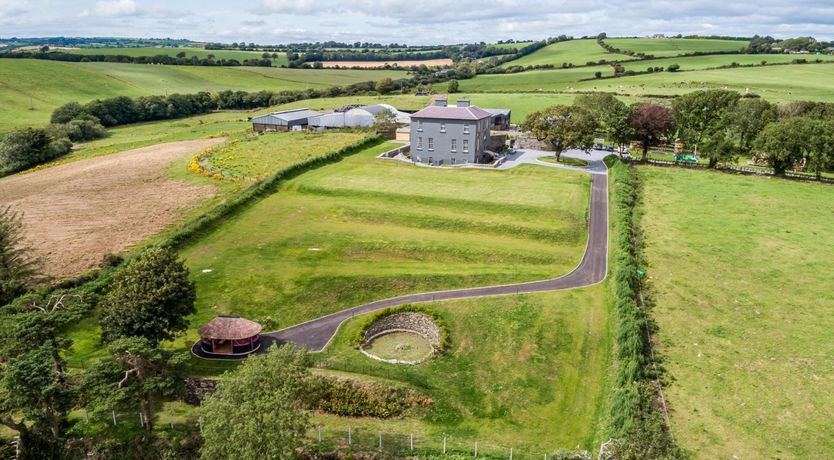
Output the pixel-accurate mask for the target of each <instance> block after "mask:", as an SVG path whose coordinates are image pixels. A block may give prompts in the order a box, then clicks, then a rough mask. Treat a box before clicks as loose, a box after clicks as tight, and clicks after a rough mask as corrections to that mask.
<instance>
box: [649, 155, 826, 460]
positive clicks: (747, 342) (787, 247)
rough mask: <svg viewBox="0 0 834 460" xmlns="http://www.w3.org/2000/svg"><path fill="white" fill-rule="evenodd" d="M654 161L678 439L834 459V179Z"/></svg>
mask: <svg viewBox="0 0 834 460" xmlns="http://www.w3.org/2000/svg"><path fill="white" fill-rule="evenodd" d="M640 171H641V173H642V174H643V176H644V177H645V182H646V186H645V193H644V202H645V213H646V214H645V216H644V217H643V226H644V228H645V231H646V245H647V250H646V255H647V257H648V260H649V262H650V266H649V268H648V274H649V276H650V277H651V278H650V282H651V285H652V288H653V291H654V292H655V293H656V298H657V306H656V307H655V309H654V310H653V312H652V314H653V316H654V317H655V318H656V320H657V322H658V325H659V334H658V341H659V351H660V354H661V356H662V357H663V359H664V367H666V368H667V370H668V377H669V381H670V384H669V386H668V388H667V390H666V397H667V399H668V401H669V404H670V405H671V417H672V428H673V431H674V435H675V437H676V439H677V440H678V441H679V442H680V444H681V445H682V446H683V447H685V448H687V449H689V450H691V451H692V452H693V453H695V456H696V457H697V458H741V459H747V458H782V459H789V458H832V457H834V430H832V425H831V421H832V420H834V365H832V357H834V291H832V289H831V273H834V232H832V231H831V228H832V226H834V200H832V193H834V188H832V187H831V186H827V185H821V184H808V183H797V182H793V181H787V180H779V179H767V178H757V177H744V176H733V175H726V174H719V173H708V172H704V171H690V170H683V169H660V168H641V169H640Z"/></svg>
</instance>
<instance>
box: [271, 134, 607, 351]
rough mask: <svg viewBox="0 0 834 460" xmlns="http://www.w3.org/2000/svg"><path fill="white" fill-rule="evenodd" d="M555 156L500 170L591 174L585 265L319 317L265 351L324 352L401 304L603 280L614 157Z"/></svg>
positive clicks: (523, 157)
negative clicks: (358, 323) (362, 319)
mask: <svg viewBox="0 0 834 460" xmlns="http://www.w3.org/2000/svg"><path fill="white" fill-rule="evenodd" d="M552 155H553V152H542V151H537V150H519V151H518V152H517V153H516V154H514V155H513V156H512V157H511V158H509V159H508V160H507V162H505V163H504V164H502V165H501V166H500V167H499V168H500V169H509V168H513V167H515V166H517V165H519V164H522V163H530V164H537V165H542V166H548V167H554V168H568V169H576V170H581V171H586V172H589V173H591V174H593V177H592V180H591V204H590V213H589V222H588V229H589V231H588V243H587V246H586V248H585V254H584V255H583V256H582V261H581V262H580V263H579V265H578V266H577V267H576V268H575V269H573V270H572V271H571V272H569V273H568V274H566V275H563V276H560V277H558V278H552V279H547V280H541V281H531V282H527V283H517V284H505V285H496V286H486V287H477V288H467V289H455V290H451V291H438V292H425V293H419V294H409V295H403V296H398V297H393V298H389V299H382V300H377V301H375V302H370V303H366V304H363V305H358V306H355V307H352V308H348V309H346V310H342V311H339V312H336V313H332V314H329V315H326V316H322V317H321V318H317V319H314V320H311V321H307V322H305V323H301V324H297V325H295V326H291V327H288V328H286V329H282V330H280V331H276V332H270V333H266V334H263V340H264V346H263V347H262V348H261V350H266V349H267V348H268V347H269V345H271V343H273V342H277V343H279V344H283V343H288V342H292V343H296V344H299V345H306V346H307V347H308V348H309V349H310V350H312V351H321V350H323V349H324V348H325V347H326V346H327V344H328V343H330V340H331V339H332V338H333V336H334V335H335V334H336V331H337V330H338V329H339V326H340V325H341V324H342V323H343V322H344V321H345V320H347V319H350V318H352V317H354V316H356V315H361V314H363V313H369V312H372V311H375V310H380V309H383V308H388V307H394V306H397V305H403V304H407V303H417V302H431V301H437V300H452V299H464V298H471V297H487V296H496V295H507V294H521V293H528V292H545V291H558V290H564V289H574V288H579V287H584V286H590V285H593V284H597V283H599V282H601V281H603V280H604V279H605V276H606V273H607V271H608V176H607V169H606V167H605V164H604V163H603V162H602V159H603V158H605V156H606V155H610V153H609V152H604V151H591V152H590V154H588V153H585V152H584V151H580V150H571V151H567V152H565V153H563V154H562V155H563V156H565V157H570V158H580V159H583V160H588V161H589V162H590V165H589V166H588V167H586V168H579V167H573V166H567V165H559V164H554V163H548V162H544V161H540V160H539V159H538V158H540V157H542V156H552Z"/></svg>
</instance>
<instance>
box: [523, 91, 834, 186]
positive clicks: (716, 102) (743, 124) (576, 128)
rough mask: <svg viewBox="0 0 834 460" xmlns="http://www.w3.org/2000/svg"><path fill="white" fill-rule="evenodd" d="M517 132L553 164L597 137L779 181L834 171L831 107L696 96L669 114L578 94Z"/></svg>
mask: <svg viewBox="0 0 834 460" xmlns="http://www.w3.org/2000/svg"><path fill="white" fill-rule="evenodd" d="M523 128H524V129H525V130H527V131H530V132H531V133H532V134H533V135H534V136H535V137H536V138H537V139H538V140H540V141H543V142H546V143H548V144H549V145H550V146H551V147H552V148H553V149H554V150H555V151H556V156H557V158H558V157H559V156H560V153H561V152H562V151H564V150H567V149H573V148H577V149H586V150H587V149H589V148H590V146H591V145H592V143H593V139H594V136H595V134H596V135H602V136H604V137H605V138H607V139H608V140H609V141H611V142H613V143H615V144H617V145H620V146H621V150H622V147H623V146H625V145H626V144H628V143H630V142H637V143H638V144H639V145H640V148H641V150H642V159H643V161H645V160H647V159H648V153H649V149H650V148H651V147H652V146H656V145H660V144H664V143H665V144H671V143H674V142H676V141H682V142H684V143H685V144H686V145H689V146H691V147H693V148H694V149H695V150H696V151H697V152H698V153H699V154H700V155H701V156H702V157H704V158H706V159H708V167H710V168H715V167H717V166H719V165H734V164H736V163H737V162H738V159H739V158H740V157H741V156H751V157H753V159H754V160H757V161H760V162H762V163H764V164H767V165H768V166H770V167H771V168H772V169H773V171H774V173H775V174H777V175H781V174H784V173H785V172H786V171H787V170H788V169H791V168H792V167H794V166H797V165H801V166H804V167H805V169H806V170H808V171H810V172H812V173H814V174H816V175H817V177H818V178H819V177H820V176H821V174H822V172H824V171H828V170H832V169H834V104H830V103H821V102H808V101H798V102H791V103H788V104H784V105H780V106H777V105H774V104H771V103H770V102H768V101H766V100H763V99H760V98H758V97H743V96H742V95H741V94H739V93H737V92H735V91H728V90H705V91H694V92H692V93H688V94H685V95H682V96H679V97H677V98H675V99H674V100H673V101H672V103H671V107H669V106H665V105H661V104H655V103H638V104H634V105H631V106H627V105H626V104H625V103H623V102H622V101H620V100H619V99H617V98H616V97H614V96H613V95H611V94H609V93H592V94H583V95H579V96H577V97H576V99H575V101H574V104H573V105H571V106H566V105H561V106H554V107H550V108H548V109H545V110H542V111H539V112H534V113H532V114H530V115H529V116H528V117H527V120H526V121H525V123H524V124H523Z"/></svg>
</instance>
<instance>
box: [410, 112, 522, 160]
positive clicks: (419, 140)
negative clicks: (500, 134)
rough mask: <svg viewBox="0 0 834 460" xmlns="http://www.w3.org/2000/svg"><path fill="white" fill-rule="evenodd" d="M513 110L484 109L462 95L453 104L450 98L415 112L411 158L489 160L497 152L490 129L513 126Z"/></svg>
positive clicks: (412, 118)
mask: <svg viewBox="0 0 834 460" xmlns="http://www.w3.org/2000/svg"><path fill="white" fill-rule="evenodd" d="M510 115H511V112H510V110H507V109H486V110H485V109H481V108H480V107H475V106H473V105H471V104H470V103H469V101H468V100H465V99H459V100H458V101H457V105H454V106H450V105H448V102H447V100H446V99H436V100H435V101H434V103H433V104H432V105H430V106H428V107H426V108H424V109H423V110H420V111H419V112H417V113H415V114H412V115H411V139H410V140H411V160H412V161H414V162H416V163H424V164H428V165H433V166H441V165H457V164H467V163H488V162H490V161H492V160H493V159H494V156H495V154H494V153H493V152H492V151H490V150H491V148H496V147H500V145H503V138H499V139H500V141H499V145H498V146H495V145H490V144H491V140H492V138H491V136H490V130H491V129H497V130H505V129H508V128H509V126H510Z"/></svg>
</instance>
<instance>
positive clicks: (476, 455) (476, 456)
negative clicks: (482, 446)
mask: <svg viewBox="0 0 834 460" xmlns="http://www.w3.org/2000/svg"><path fill="white" fill-rule="evenodd" d="M475 458H478V441H475Z"/></svg>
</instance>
